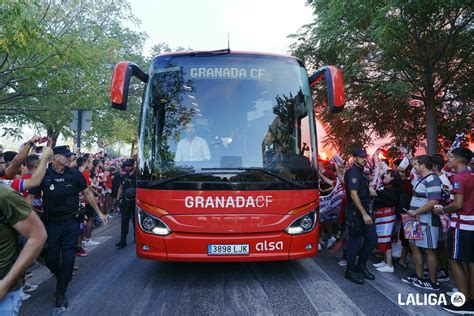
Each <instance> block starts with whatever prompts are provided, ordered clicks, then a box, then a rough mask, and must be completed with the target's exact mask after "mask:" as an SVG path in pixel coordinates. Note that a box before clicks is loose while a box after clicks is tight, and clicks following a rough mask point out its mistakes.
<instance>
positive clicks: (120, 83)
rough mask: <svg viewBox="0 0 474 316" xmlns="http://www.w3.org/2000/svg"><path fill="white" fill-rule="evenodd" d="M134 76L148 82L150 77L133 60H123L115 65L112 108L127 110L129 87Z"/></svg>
mask: <svg viewBox="0 0 474 316" xmlns="http://www.w3.org/2000/svg"><path fill="white" fill-rule="evenodd" d="M132 76H135V77H137V78H138V79H139V80H140V81H142V82H144V83H147V82H148V78H149V76H148V75H147V74H146V73H145V72H144V71H143V70H141V69H140V67H138V66H137V65H136V64H134V63H132V62H129V61H121V62H119V63H118V64H117V65H116V66H115V69H114V73H113V75H112V85H111V89H110V99H111V103H112V108H114V109H117V110H121V111H125V110H127V100H128V89H129V87H130V80H131V78H132Z"/></svg>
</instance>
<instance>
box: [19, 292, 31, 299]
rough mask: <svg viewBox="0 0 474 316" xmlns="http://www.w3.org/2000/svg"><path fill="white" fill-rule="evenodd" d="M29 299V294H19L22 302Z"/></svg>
mask: <svg viewBox="0 0 474 316" xmlns="http://www.w3.org/2000/svg"><path fill="white" fill-rule="evenodd" d="M30 298H31V295H30V294H26V293H23V294H21V300H22V301H27V300H29V299H30Z"/></svg>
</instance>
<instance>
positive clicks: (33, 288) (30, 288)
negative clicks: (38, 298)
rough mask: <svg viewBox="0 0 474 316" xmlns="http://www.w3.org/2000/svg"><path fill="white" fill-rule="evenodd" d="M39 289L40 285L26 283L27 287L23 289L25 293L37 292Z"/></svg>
mask: <svg viewBox="0 0 474 316" xmlns="http://www.w3.org/2000/svg"><path fill="white" fill-rule="evenodd" d="M37 289H38V284H29V283H25V286H24V287H23V293H30V292H33V291H36V290H37Z"/></svg>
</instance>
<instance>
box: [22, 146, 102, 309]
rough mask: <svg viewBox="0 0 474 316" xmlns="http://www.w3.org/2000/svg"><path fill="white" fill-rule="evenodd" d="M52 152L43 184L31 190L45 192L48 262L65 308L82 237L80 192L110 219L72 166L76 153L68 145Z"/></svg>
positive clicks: (99, 212)
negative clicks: (50, 162)
mask: <svg viewBox="0 0 474 316" xmlns="http://www.w3.org/2000/svg"><path fill="white" fill-rule="evenodd" d="M53 153H54V156H53V165H52V166H50V167H49V168H48V169H47V170H46V175H45V177H44V179H43V181H42V182H41V185H40V186H39V187H38V188H36V189H34V190H30V194H33V195H34V194H39V193H40V192H41V191H42V192H43V209H44V218H43V220H44V222H45V226H46V231H47V233H48V239H47V252H46V266H47V267H48V268H49V269H50V270H51V272H52V273H53V274H54V275H55V276H56V280H57V283H56V306H57V307H58V308H66V307H67V305H68V301H67V298H66V289H67V286H68V284H69V282H70V281H71V279H72V272H73V267H74V261H75V258H76V246H77V240H78V237H79V221H78V219H77V218H76V215H77V212H78V208H79V193H80V192H82V193H83V194H84V196H85V197H86V199H87V201H88V202H89V203H90V204H91V205H92V207H93V208H94V210H95V212H96V213H97V215H99V216H100V218H101V219H102V221H103V222H104V224H105V223H107V221H108V220H107V216H105V215H104V214H102V213H101V211H100V210H99V208H98V206H97V203H96V200H95V198H94V196H93V194H92V192H90V191H89V189H88V188H87V184H86V182H85V179H84V177H83V175H82V174H81V172H80V171H79V170H78V169H76V168H70V167H69V165H70V159H69V158H70V157H71V156H72V155H73V153H72V152H71V151H70V150H69V146H57V147H54V148H53Z"/></svg>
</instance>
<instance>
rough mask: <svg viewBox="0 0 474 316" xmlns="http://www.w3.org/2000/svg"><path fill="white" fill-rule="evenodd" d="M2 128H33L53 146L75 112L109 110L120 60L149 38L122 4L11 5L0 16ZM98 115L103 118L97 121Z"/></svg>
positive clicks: (41, 0) (42, 1) (43, 1)
mask: <svg viewBox="0 0 474 316" xmlns="http://www.w3.org/2000/svg"><path fill="white" fill-rule="evenodd" d="M0 17H1V18H2V19H1V22H0V26H1V27H0V29H1V30H2V38H1V39H0V46H1V47H2V50H1V51H0V121H4V122H9V123H13V124H15V125H16V126H21V125H24V124H30V125H33V126H36V127H39V128H41V129H44V130H46V131H47V133H48V136H50V137H52V138H53V140H54V141H55V140H56V139H57V137H58V136H59V134H60V133H64V134H66V136H67V135H68V133H69V134H70V132H68V130H67V125H68V122H69V121H70V120H71V113H70V110H71V109H92V110H96V111H98V113H100V111H103V110H104V108H107V107H108V103H109V102H108V94H109V84H110V74H111V72H112V67H113V64H114V63H115V61H116V60H120V59H122V58H123V57H124V56H127V55H141V48H142V45H143V41H144V38H145V34H144V33H137V32H134V31H132V30H130V29H129V28H126V27H124V26H123V22H126V21H128V22H132V23H135V22H136V20H135V18H134V17H133V15H132V14H131V11H130V7H129V5H128V3H126V2H124V1H118V0H112V1H105V0H101V1H61V2H57V1H47V0H35V1H18V2H17V1H7V2H4V3H3V5H2V6H1V9H0ZM99 116H100V115H99Z"/></svg>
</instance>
